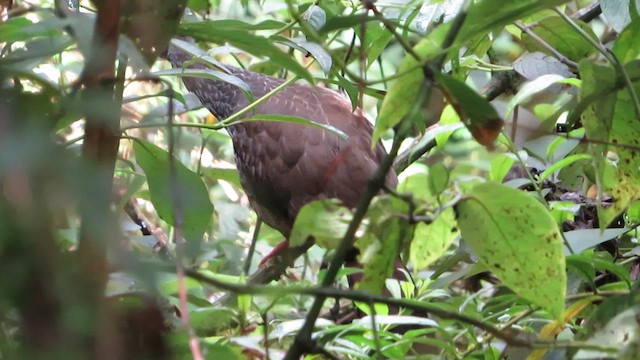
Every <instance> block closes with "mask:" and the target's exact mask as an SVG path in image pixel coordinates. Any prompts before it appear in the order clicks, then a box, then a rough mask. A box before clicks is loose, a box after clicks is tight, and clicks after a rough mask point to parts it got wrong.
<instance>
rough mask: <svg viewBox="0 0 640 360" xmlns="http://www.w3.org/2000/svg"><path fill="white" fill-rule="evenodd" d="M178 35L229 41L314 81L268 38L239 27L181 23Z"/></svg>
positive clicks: (309, 80)
mask: <svg viewBox="0 0 640 360" xmlns="http://www.w3.org/2000/svg"><path fill="white" fill-rule="evenodd" d="M178 33H179V34H180V35H184V36H191V37H193V38H195V39H197V40H200V41H210V42H214V43H218V44H224V43H229V44H231V45H233V46H235V47H237V48H238V49H241V50H244V51H246V52H248V53H249V54H252V55H255V56H259V57H262V56H264V57H268V58H269V59H271V60H273V61H274V62H276V63H278V64H280V65H281V66H282V67H283V68H285V69H287V70H290V71H292V72H293V73H295V74H296V75H298V76H300V77H301V78H303V79H305V80H307V81H308V82H309V83H311V84H313V83H315V81H314V79H313V76H311V74H310V73H309V71H308V70H307V69H305V68H304V67H303V66H302V65H300V64H299V63H298V62H296V61H295V60H294V58H292V57H291V56H290V55H289V54H287V53H285V52H284V51H282V50H280V49H279V48H278V47H277V46H275V45H274V44H273V42H272V41H269V39H267V38H265V37H263V36H258V35H254V34H252V33H250V32H249V31H246V30H244V29H241V28H222V27H215V26H213V27H212V26H211V25H210V24H209V22H207V21H201V22H193V23H187V24H182V25H181V26H180V29H179V31H178Z"/></svg>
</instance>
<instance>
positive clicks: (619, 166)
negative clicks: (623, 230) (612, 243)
mask: <svg viewBox="0 0 640 360" xmlns="http://www.w3.org/2000/svg"><path fill="white" fill-rule="evenodd" d="M639 65H640V62H638V61H634V62H632V63H630V64H629V66H628V69H627V71H628V72H629V73H631V72H632V71H634V70H633V69H634V68H637V67H638V66H639ZM635 72H637V70H635ZM580 73H581V75H582V77H583V83H582V87H581V90H580V97H581V98H583V99H584V98H586V97H589V96H593V95H594V94H601V95H602V96H598V97H597V100H596V101H594V102H593V103H592V104H591V105H590V106H589V107H588V108H587V110H586V111H585V112H584V113H583V114H582V123H583V125H584V127H585V132H586V137H587V138H588V139H590V140H594V141H593V142H592V143H590V144H589V151H590V152H591V153H592V154H593V156H594V159H595V164H596V177H597V179H598V181H599V183H600V189H599V190H600V192H601V193H605V194H608V195H611V197H612V198H613V200H614V201H613V204H612V205H611V206H609V207H607V208H602V207H599V208H598V218H599V220H600V227H601V228H603V229H604V228H606V227H608V225H609V224H610V223H611V222H612V221H613V220H614V219H615V218H617V217H618V215H620V213H622V212H623V211H625V210H626V209H627V207H628V206H629V204H630V203H631V202H632V201H634V200H637V199H639V198H640V177H639V176H638V169H640V156H639V155H638V151H637V147H638V146H640V140H638V139H640V122H638V119H637V116H636V112H635V109H634V105H633V101H632V100H631V95H630V94H629V90H628V89H627V88H623V89H622V90H619V91H615V87H616V84H615V81H616V80H615V79H616V75H615V71H614V70H613V69H612V68H611V67H607V66H601V65H595V64H592V63H591V62H588V61H584V62H582V63H580ZM603 89H604V91H603ZM638 91H640V86H636V93H638ZM603 92H604V93H603ZM608 144H610V145H608ZM622 144H624V145H629V146H616V145H622ZM613 153H615V155H612V154H613ZM611 157H613V158H617V159H618V160H617V162H616V164H615V166H614V164H612V163H611V160H610V159H608V158H611Z"/></svg>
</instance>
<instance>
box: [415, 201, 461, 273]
mask: <svg viewBox="0 0 640 360" xmlns="http://www.w3.org/2000/svg"><path fill="white" fill-rule="evenodd" d="M456 236H458V229H457V227H456V222H455V217H454V213H453V209H447V210H445V211H444V212H442V214H440V215H439V216H438V217H437V218H436V219H435V220H434V221H433V223H431V224H425V223H419V224H418V225H416V230H415V232H414V234H413V240H412V241H411V251H410V253H409V257H410V259H411V262H412V263H413V266H414V267H415V270H416V271H421V270H424V269H426V268H427V267H428V266H429V265H431V264H432V263H433V262H434V261H436V260H438V259H439V258H440V257H441V256H442V255H443V254H444V253H445V251H447V249H448V248H449V245H451V242H452V241H453V240H455V238H456Z"/></svg>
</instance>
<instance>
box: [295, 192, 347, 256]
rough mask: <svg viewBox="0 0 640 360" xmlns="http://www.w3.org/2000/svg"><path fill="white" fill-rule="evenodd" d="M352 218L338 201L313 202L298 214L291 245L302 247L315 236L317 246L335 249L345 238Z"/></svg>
mask: <svg viewBox="0 0 640 360" xmlns="http://www.w3.org/2000/svg"><path fill="white" fill-rule="evenodd" d="M351 218H352V214H351V211H349V209H347V208H345V207H343V206H341V205H340V201H338V200H336V199H326V200H318V201H314V202H311V203H309V204H307V205H305V206H303V207H302V209H300V212H298V216H297V217H296V221H295V223H294V224H293V229H292V230H291V236H290V237H289V244H290V245H291V246H293V247H296V246H301V245H303V244H304V243H305V241H306V240H307V238H309V237H310V236H313V238H314V240H315V242H316V244H318V245H320V246H322V247H324V248H325V249H335V248H336V247H337V246H338V244H339V243H340V240H342V238H343V237H344V234H345V233H346V231H347V228H348V227H349V222H351Z"/></svg>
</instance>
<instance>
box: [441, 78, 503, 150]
mask: <svg viewBox="0 0 640 360" xmlns="http://www.w3.org/2000/svg"><path fill="white" fill-rule="evenodd" d="M436 81H437V82H438V83H439V84H440V85H441V89H442V91H443V93H444V95H445V97H446V98H447V100H448V101H449V104H451V105H452V106H453V108H454V109H455V110H456V112H457V113H458V115H459V116H460V117H461V118H462V119H463V120H464V123H465V125H466V126H467V128H468V129H469V131H470V132H471V134H472V135H473V137H474V138H475V139H476V141H477V142H479V143H480V144H482V145H484V146H486V147H492V146H493V143H494V142H495V140H496V138H497V137H498V135H500V131H501V130H502V126H503V124H504V121H503V120H502V119H501V118H500V116H499V115H498V113H497V112H496V109H495V108H494V107H493V106H491V104H489V102H488V101H487V100H486V99H485V98H483V97H482V96H480V95H479V94H478V93H477V92H475V91H474V90H472V89H471V88H470V87H469V86H468V85H467V84H465V83H464V82H462V81H460V80H458V79H455V78H454V77H452V76H449V75H444V74H441V73H437V74H436Z"/></svg>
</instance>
